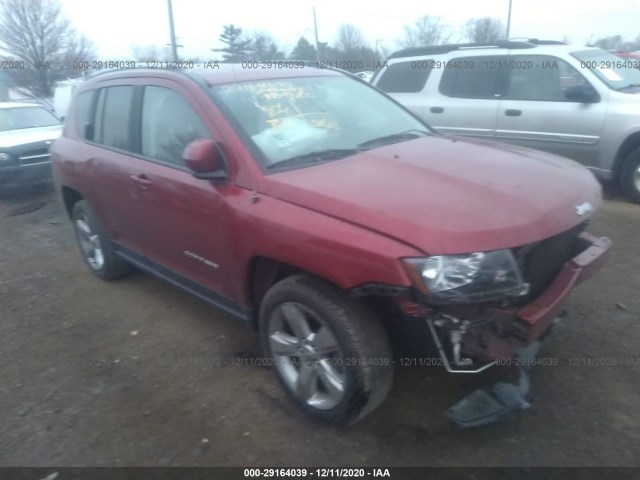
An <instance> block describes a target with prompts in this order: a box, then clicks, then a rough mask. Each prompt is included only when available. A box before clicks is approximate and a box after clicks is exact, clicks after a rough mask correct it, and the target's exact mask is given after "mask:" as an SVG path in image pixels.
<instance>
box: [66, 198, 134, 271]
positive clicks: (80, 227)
mask: <svg viewBox="0 0 640 480" xmlns="http://www.w3.org/2000/svg"><path fill="white" fill-rule="evenodd" d="M71 220H72V221H73V227H74V229H75V232H76V240H77V241H78V246H79V247H80V252H81V253H82V258H84V261H85V262H86V263H87V265H88V266H89V269H90V270H91V272H92V273H93V274H94V275H95V276H96V277H98V278H101V279H102V280H114V279H116V278H118V277H121V276H122V275H124V274H125V273H127V272H128V271H129V265H128V264H127V263H125V262H124V261H123V260H122V259H121V258H119V257H118V256H117V255H116V253H115V252H114V250H113V246H112V245H111V242H109V239H108V238H107V236H106V235H105V233H104V230H102V227H101V226H100V224H99V223H98V220H97V218H96V216H95V214H94V213H93V210H91V207H89V204H88V203H87V202H86V201H85V200H80V201H79V202H77V203H76V204H75V205H74V206H73V213H72V215H71Z"/></svg>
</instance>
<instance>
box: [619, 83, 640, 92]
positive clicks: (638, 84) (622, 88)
mask: <svg viewBox="0 0 640 480" xmlns="http://www.w3.org/2000/svg"><path fill="white" fill-rule="evenodd" d="M638 87H640V83H630V84H629V85H625V86H624V87H618V88H615V89H614V90H615V91H616V92H619V91H620V90H626V89H627V88H638Z"/></svg>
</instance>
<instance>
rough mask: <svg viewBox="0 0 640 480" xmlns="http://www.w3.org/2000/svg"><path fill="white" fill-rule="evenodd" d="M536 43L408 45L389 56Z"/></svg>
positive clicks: (502, 41)
mask: <svg viewBox="0 0 640 480" xmlns="http://www.w3.org/2000/svg"><path fill="white" fill-rule="evenodd" d="M535 47H536V45H535V44H533V43H531V42H523V41H512V40H498V41H497V42H488V43H456V44H447V45H425V46H422V47H409V48H404V49H402V50H398V51H397V52H394V53H392V54H391V55H390V56H389V59H391V58H401V57H413V56H418V55H437V54H443V53H449V52H453V51H455V50H465V49H474V48H508V49H514V50H515V49H525V48H535Z"/></svg>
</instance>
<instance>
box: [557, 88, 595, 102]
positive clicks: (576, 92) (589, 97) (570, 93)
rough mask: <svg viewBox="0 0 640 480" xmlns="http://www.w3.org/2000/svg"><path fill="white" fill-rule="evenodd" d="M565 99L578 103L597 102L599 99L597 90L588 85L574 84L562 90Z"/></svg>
mask: <svg viewBox="0 0 640 480" xmlns="http://www.w3.org/2000/svg"><path fill="white" fill-rule="evenodd" d="M564 96H565V97H566V98H567V100H570V101H572V102H580V103H597V102H598V100H599V97H598V92H596V91H595V90H594V89H593V87H592V86H590V85H576V86H574V87H569V88H567V89H566V90H565V91H564Z"/></svg>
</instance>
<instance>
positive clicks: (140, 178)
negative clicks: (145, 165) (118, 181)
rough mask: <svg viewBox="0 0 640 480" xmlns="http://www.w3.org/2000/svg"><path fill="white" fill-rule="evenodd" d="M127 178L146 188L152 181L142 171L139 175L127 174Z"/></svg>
mask: <svg viewBox="0 0 640 480" xmlns="http://www.w3.org/2000/svg"><path fill="white" fill-rule="evenodd" d="M129 178H130V179H131V180H133V181H134V182H136V183H137V184H138V185H140V188H148V187H150V186H151V185H153V182H152V181H151V180H149V178H148V177H147V176H146V175H145V174H144V173H143V174H141V175H129Z"/></svg>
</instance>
